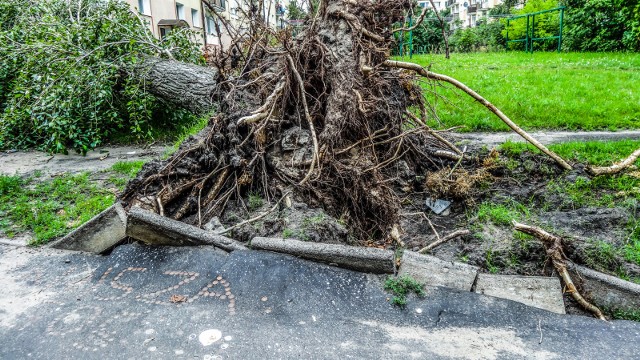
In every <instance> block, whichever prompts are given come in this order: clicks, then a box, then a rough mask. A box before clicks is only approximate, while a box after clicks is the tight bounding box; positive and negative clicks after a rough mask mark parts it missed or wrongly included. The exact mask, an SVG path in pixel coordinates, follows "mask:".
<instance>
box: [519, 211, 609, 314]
mask: <svg viewBox="0 0 640 360" xmlns="http://www.w3.org/2000/svg"><path fill="white" fill-rule="evenodd" d="M513 226H514V227H515V229H516V230H517V231H520V232H522V233H525V234H528V235H532V236H535V237H536V238H538V239H540V241H542V244H543V245H544V247H545V249H546V251H547V256H549V258H551V262H552V263H553V267H554V268H555V269H556V271H557V272H558V274H560V277H561V278H562V281H563V282H564V284H565V286H566V288H567V292H568V293H569V294H570V295H571V297H573V298H574V299H575V300H576V301H577V302H578V303H579V304H580V305H582V307H584V308H585V309H587V310H588V311H591V312H592V313H593V314H594V315H595V316H596V317H598V318H599V319H600V320H607V319H606V318H605V317H604V315H603V314H602V311H600V309H599V308H598V307H597V306H595V305H593V304H591V303H589V302H588V301H587V300H585V299H584V298H583V297H582V295H580V293H579V292H578V290H577V289H576V286H575V285H574V283H573V280H572V279H571V275H569V271H567V263H566V258H565V256H564V252H563V251H562V239H560V238H559V237H557V236H555V235H553V234H550V233H548V232H546V231H544V230H542V229H540V228H538V227H535V226H529V225H525V224H520V223H517V222H515V221H514V222H513Z"/></svg>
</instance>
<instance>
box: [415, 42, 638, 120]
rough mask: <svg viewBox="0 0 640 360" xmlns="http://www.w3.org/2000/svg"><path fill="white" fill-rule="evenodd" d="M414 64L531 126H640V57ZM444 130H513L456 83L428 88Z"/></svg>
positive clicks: (435, 58)
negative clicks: (639, 88)
mask: <svg viewBox="0 0 640 360" xmlns="http://www.w3.org/2000/svg"><path fill="white" fill-rule="evenodd" d="M404 60H405V61H412V62H414V63H417V64H420V65H422V66H430V67H431V70H432V71H434V72H438V73H442V74H446V75H450V76H453V77H454V78H456V79H458V80H460V81H462V82H463V83H465V84H466V85H468V86H469V87H471V88H472V89H474V90H476V91H477V92H478V93H480V94H481V95H482V96H484V97H485V98H486V99H487V100H489V101H490V102H492V103H493V104H495V105H496V106H497V107H498V108H500V109H501V110H502V111H503V112H504V113H505V114H506V115H507V116H509V117H510V118H511V119H512V120H513V121H515V122H516V123H517V124H519V125H520V126H522V127H523V128H525V129H528V130H533V129H563V130H577V129H581V130H596V129H606V130H617V129H626V128H629V129H631V128H633V129H636V128H640V92H639V91H635V84H638V83H640V54H637V53H560V54H558V53H543V52H540V53H534V54H526V53H523V52H505V53H471V54H462V53H456V54H452V56H451V59H450V60H446V59H445V58H444V56H442V55H416V56H414V57H413V59H411V60H409V59H408V58H405V59H404ZM422 86H423V88H424V89H425V90H426V94H427V95H426V96H427V98H428V99H429V100H430V102H432V103H433V104H434V106H435V109H436V111H437V113H438V114H439V117H440V119H441V120H442V126H443V127H451V126H464V127H465V128H464V129H463V130H462V131H509V128H508V127H507V126H506V125H505V124H504V123H502V121H500V120H499V119H498V118H497V117H496V116H495V115H494V114H493V113H491V112H490V111H488V110H487V109H486V108H485V107H484V106H482V105H481V104H479V103H477V102H475V101H474V100H473V99H471V98H470V97H469V96H468V95H466V94H464V93H462V92H461V91H459V90H456V89H453V88H452V87H451V86H448V85H445V86H434V85H433V84H432V83H428V82H424V83H423V84H422Z"/></svg>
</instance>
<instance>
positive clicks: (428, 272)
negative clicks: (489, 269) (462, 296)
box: [398, 251, 478, 291]
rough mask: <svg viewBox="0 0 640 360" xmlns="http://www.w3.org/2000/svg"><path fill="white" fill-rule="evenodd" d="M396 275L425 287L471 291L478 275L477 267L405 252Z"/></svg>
mask: <svg viewBox="0 0 640 360" xmlns="http://www.w3.org/2000/svg"><path fill="white" fill-rule="evenodd" d="M398 274H399V275H409V276H412V277H413V278H414V279H416V280H417V281H419V282H422V283H425V284H426V285H427V286H443V287H448V288H453V289H459V290H464V291H471V288H472V287H473V284H474V282H475V279H476V275H477V274H478V267H476V266H472V265H469V264H464V263H459V262H454V261H445V260H442V259H439V258H437V257H435V256H431V255H422V254H419V253H417V252H413V251H405V252H404V254H403V255H402V264H401V265H400V271H399V273H398Z"/></svg>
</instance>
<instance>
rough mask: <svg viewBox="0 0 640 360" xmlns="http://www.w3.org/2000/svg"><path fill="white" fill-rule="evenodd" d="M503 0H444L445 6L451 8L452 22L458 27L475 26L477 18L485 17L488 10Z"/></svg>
mask: <svg viewBox="0 0 640 360" xmlns="http://www.w3.org/2000/svg"><path fill="white" fill-rule="evenodd" d="M502 2H503V0H446V2H445V6H446V8H447V9H450V10H451V20H450V22H451V23H452V24H455V23H456V22H459V23H460V27H463V28H465V27H473V26H476V24H477V23H478V20H480V19H484V18H487V15H489V10H491V9H493V8H494V7H496V6H497V5H500V4H502Z"/></svg>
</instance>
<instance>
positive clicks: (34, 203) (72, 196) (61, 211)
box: [0, 173, 115, 245]
mask: <svg viewBox="0 0 640 360" xmlns="http://www.w3.org/2000/svg"><path fill="white" fill-rule="evenodd" d="M114 200H115V196H114V194H113V193H111V192H109V191H107V190H104V189H101V188H99V187H98V186H97V185H96V184H93V183H91V182H90V180H89V174H87V173H84V174H79V175H65V176H61V177H56V178H53V179H50V180H46V181H43V182H37V181H36V179H34V178H29V179H21V178H19V177H13V176H0V219H2V221H0V232H3V233H4V234H5V235H7V236H9V237H12V236H14V235H15V234H17V233H20V232H25V231H30V232H32V233H33V240H32V243H31V244H32V245H40V244H44V243H46V242H48V241H50V240H52V239H55V238H57V237H60V236H63V235H65V234H67V233H68V232H69V231H71V230H73V229H75V228H77V227H78V226H80V225H81V224H83V223H85V222H86V221H88V220H89V219H91V218H92V217H93V216H95V215H97V214H98V213H100V212H101V211H103V210H104V209H106V208H107V207H109V206H111V205H112V204H113V202H114Z"/></svg>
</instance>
